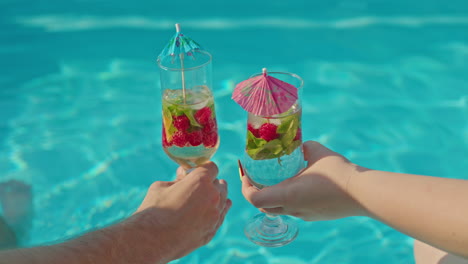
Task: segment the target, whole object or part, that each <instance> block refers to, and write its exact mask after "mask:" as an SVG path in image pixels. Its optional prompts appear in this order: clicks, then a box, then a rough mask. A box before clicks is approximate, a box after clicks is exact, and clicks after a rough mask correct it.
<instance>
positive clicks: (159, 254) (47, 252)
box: [0, 211, 173, 264]
mask: <svg viewBox="0 0 468 264" xmlns="http://www.w3.org/2000/svg"><path fill="white" fill-rule="evenodd" d="M138 218H139V219H138ZM142 218H143V219H142ZM155 218H156V216H154V215H153V212H150V211H146V212H145V211H144V212H141V213H140V214H137V215H134V216H133V217H131V218H129V219H128V220H126V221H124V222H122V223H119V224H117V225H114V226H111V227H107V228H104V229H101V230H97V231H94V232H90V233H88V234H86V235H84V236H82V237H79V238H76V239H73V240H70V241H67V242H64V243H60V244H57V245H52V246H44V247H36V248H27V249H17V250H9V251H4V252H0V263H1V264H3V263H15V264H23V263H24V264H59V263H60V264H62V263H70V264H74V263H77V264H78V263H79V264H85V263H86V264H88V263H90V264H91V263H93V264H94V263H99V264H111V263H112V264H120V263H122V264H124V263H135V264H139V263H141V264H144V263H151V264H153V263H167V262H169V261H170V260H172V257H173V256H171V252H170V251H169V249H165V248H164V245H161V242H163V241H164V235H165V234H164V233H163V232H161V233H160V234H159V235H161V236H159V235H158V236H155V235H154V234H155V233H157V232H155V230H150V229H152V228H154V226H157V225H154V223H150V222H151V221H155V220H154V219H155Z"/></svg>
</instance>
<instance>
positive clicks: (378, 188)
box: [348, 167, 468, 257]
mask: <svg viewBox="0 0 468 264" xmlns="http://www.w3.org/2000/svg"><path fill="white" fill-rule="evenodd" d="M348 190H349V192H350V193H351V195H352V197H353V198H354V199H356V200H357V201H358V202H359V204H361V205H362V206H363V207H364V208H365V209H366V211H367V212H368V214H369V216H370V217H373V218H375V219H377V220H379V221H382V222H384V223H386V224H388V225H390V226H392V227H394V228H395V229H397V230H399V231H401V232H403V233H406V234H408V235H410V236H412V237H414V238H417V239H419V240H421V241H424V242H426V243H429V244H431V245H434V246H436V247H439V248H441V249H444V250H447V251H449V252H451V253H454V254H457V255H460V256H463V257H468V192H467V191H466V190H468V181H464V180H457V179H448V178H438V177H429V176H419V175H411V174H400V173H391V172H383V171H374V170H367V169H364V168H360V167H358V171H356V173H354V174H353V176H352V179H351V181H350V183H349V186H348Z"/></svg>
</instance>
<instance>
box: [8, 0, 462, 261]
mask: <svg viewBox="0 0 468 264" xmlns="http://www.w3.org/2000/svg"><path fill="white" fill-rule="evenodd" d="M0 14H1V16H0V27H1V34H0V66H1V71H0V181H3V180H6V179H10V178H15V179H21V180H24V181H27V182H30V183H32V184H33V188H34V202H35V208H36V211H37V213H36V216H35V220H34V226H33V229H32V231H31V239H30V240H29V241H28V245H39V244H44V243H49V242H53V241H57V240H61V239H63V238H64V237H71V236H75V235H77V234H80V233H82V232H85V231H87V230H91V229H94V228H96V227H100V226H104V225H107V224H109V223H112V222H115V221H117V220H119V219H122V218H124V217H126V216H128V215H129V214H131V213H132V212H133V211H134V210H135V208H136V206H137V205H138V204H139V202H140V201H141V200H142V198H143V195H144V192H145V190H146V188H147V187H148V185H149V184H150V183H151V182H152V181H154V180H170V179H171V178H172V175H173V171H174V170H175V169H176V165H175V164H174V163H173V162H172V161H171V160H170V159H169V158H168V157H167V156H166V155H165V154H164V152H163V150H162V148H161V144H160V131H161V117H160V108H161V105H160V93H159V90H158V89H159V76H158V74H159V73H158V70H157V66H156V64H155V58H156V56H157V54H159V52H160V50H161V49H162V48H163V46H164V45H165V44H166V42H167V40H168V39H169V38H170V37H171V36H172V34H173V24H174V23H175V22H179V23H181V24H182V27H183V29H184V31H185V32H186V33H187V35H189V36H191V37H193V38H194V39H196V40H197V41H198V42H200V43H201V44H203V46H204V47H205V48H206V49H207V50H208V51H210V52H211V53H212V55H213V74H214V80H213V82H214V93H215V98H216V99H215V100H216V104H217V114H218V122H219V127H220V135H221V146H220V148H219V151H218V153H217V154H216V155H215V157H214V159H213V160H214V161H215V162H217V163H218V164H219V167H220V171H221V173H220V178H223V179H226V180H227V181H228V182H229V184H230V194H229V196H230V198H231V199H232V200H233V201H234V205H233V208H232V209H231V211H230V213H229V214H228V216H227V219H226V222H225V223H224V225H223V226H222V228H221V229H220V231H219V233H218V234H217V236H216V237H215V238H214V240H213V241H212V242H211V243H210V244H209V245H207V246H206V247H204V248H202V249H199V250H197V251H195V252H194V253H192V254H191V255H189V256H187V257H185V258H183V259H181V260H179V261H177V263H271V264H279V263H292V264H296V263H297V264H302V263H383V264H386V263H413V260H412V248H411V247H412V239H411V238H409V237H407V236H405V235H403V234H401V233H398V232H396V231H394V230H393V229H391V228H389V227H387V226H384V225H382V224H380V223H378V222H376V221H373V220H370V219H367V218H348V219H342V220H337V221H331V222H317V223H305V222H300V234H299V237H298V239H297V241H295V242H294V243H292V244H291V245H288V246H285V247H282V248H277V249H270V248H260V247H257V246H255V245H253V244H251V243H250V242H249V241H248V240H247V239H246V238H245V237H244V235H243V231H242V229H243V226H244V223H245V221H246V219H248V218H249V217H251V216H253V215H254V214H256V213H257V210H256V209H255V208H253V207H252V206H251V205H250V204H248V203H247V202H246V201H245V200H244V199H243V197H242V195H241V193H240V183H239V181H238V174H237V167H236V160H237V158H238V157H239V156H240V155H241V152H242V148H241V147H240V146H241V145H242V144H240V142H244V140H245V131H244V123H245V120H246V115H245V114H244V112H243V111H242V110H241V109H240V108H239V107H238V106H237V105H236V104H235V103H234V102H233V101H232V100H231V99H230V95H231V92H232V89H233V87H234V85H235V84H236V83H237V82H239V81H241V80H244V79H245V78H247V77H248V76H250V75H252V74H253V73H257V72H259V71H260V70H261V68H262V67H268V68H269V69H271V70H275V71H290V72H294V73H297V74H299V75H300V76H302V77H303V78H304V80H305V87H304V109H303V110H304V111H303V135H304V137H305V138H306V139H313V140H318V141H320V142H321V143H323V144H325V145H327V146H328V147H330V148H332V149H334V150H336V151H338V152H341V153H343V154H344V155H346V156H347V157H348V158H349V159H351V160H352V161H353V162H355V163H358V164H361V165H363V166H367V167H370V168H375V169H381V170H390V171H397V172H407V173H418V174H427V175H437V176H443V177H454V178H468V174H467V171H468V163H467V161H466V158H467V157H468V34H467V32H468V4H467V2H466V1H448V2H447V1H445V2H444V3H443V4H442V3H436V2H435V1H433V2H431V1H425V2H424V3H422V2H420V1H414V2H413V3H404V2H403V1H391V3H390V2H384V1H364V2H360V3H359V4H356V3H355V2H353V1H347V0H344V1H327V2H323V1H322V2H312V3H309V2H307V1H297V0H296V1H287V2H284V1H270V3H268V4H265V3H261V2H256V1H236V2H232V3H222V2H216V1H197V2H188V1H179V2H178V4H174V3H169V2H168V3H157V2H156V1H153V2H150V1H131V2H126V1H112V2H111V1H104V0H96V1H88V0H81V1H77V0H75V1H67V2H66V3H65V2H62V1H58V0H51V1H46V2H45V1H21V0H15V1H13V0H3V1H1V2H0Z"/></svg>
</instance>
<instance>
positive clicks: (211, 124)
mask: <svg viewBox="0 0 468 264" xmlns="http://www.w3.org/2000/svg"><path fill="white" fill-rule="evenodd" d="M217 130H218V126H217V125H216V120H215V119H210V121H208V122H207V123H206V124H204V125H203V129H202V132H203V134H205V135H206V134H210V133H217Z"/></svg>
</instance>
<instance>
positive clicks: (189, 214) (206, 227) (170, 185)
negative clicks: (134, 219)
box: [137, 162, 232, 259]
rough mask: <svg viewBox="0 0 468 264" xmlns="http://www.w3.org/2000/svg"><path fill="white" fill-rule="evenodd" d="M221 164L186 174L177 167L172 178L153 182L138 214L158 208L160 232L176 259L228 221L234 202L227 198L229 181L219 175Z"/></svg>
mask: <svg viewBox="0 0 468 264" xmlns="http://www.w3.org/2000/svg"><path fill="white" fill-rule="evenodd" d="M217 174H218V167H217V166H216V165H215V164H214V163H212V162H209V163H206V164H204V165H202V166H200V167H198V168H196V169H194V170H193V171H192V172H190V173H189V174H187V175H185V172H184V171H183V169H182V168H179V169H178V170H177V179H176V180H175V181H172V182H161V181H158V182H155V183H153V184H152V185H151V187H150V188H149V190H148V193H147V195H146V197H145V199H144V200H143V202H142V204H141V206H140V208H139V209H138V210H137V214H138V213H139V212H142V211H150V210H152V211H154V214H152V215H153V216H154V219H153V221H154V225H155V226H156V228H157V230H158V234H155V236H158V237H160V238H161V242H162V244H163V246H164V247H165V250H167V251H173V252H172V255H173V257H172V259H177V258H181V257H183V256H185V255H187V254H188V253H190V252H191V251H193V250H195V249H196V248H198V247H201V246H203V245H205V244H207V243H208V242H209V241H211V239H212V238H213V236H214V235H215V234H216V231H217V230H218V228H219V227H220V226H221V224H222V223H223V221H224V217H225V215H226V213H227V211H228V210H229V208H230V207H231V205H232V202H231V200H229V199H227V183H226V181H224V180H218V179H216V176H217Z"/></svg>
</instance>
